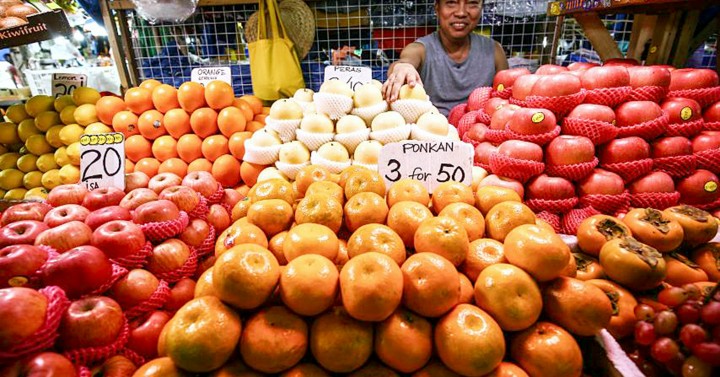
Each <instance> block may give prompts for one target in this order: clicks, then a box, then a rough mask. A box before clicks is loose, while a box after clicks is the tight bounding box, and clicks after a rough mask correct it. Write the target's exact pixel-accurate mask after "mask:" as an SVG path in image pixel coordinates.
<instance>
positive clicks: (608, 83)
mask: <svg viewBox="0 0 720 377" xmlns="http://www.w3.org/2000/svg"><path fill="white" fill-rule="evenodd" d="M580 81H581V82H582V87H583V88H585V89H599V88H616V87H621V86H628V85H629V84H630V74H629V73H628V70H627V68H625V67H623V66H604V67H593V68H590V69H588V70H587V71H585V72H584V73H583V74H582V77H581V78H580Z"/></svg>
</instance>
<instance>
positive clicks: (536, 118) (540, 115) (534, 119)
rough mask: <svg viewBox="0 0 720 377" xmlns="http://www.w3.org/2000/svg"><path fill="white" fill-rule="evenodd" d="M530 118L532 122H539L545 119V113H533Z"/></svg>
mask: <svg viewBox="0 0 720 377" xmlns="http://www.w3.org/2000/svg"><path fill="white" fill-rule="evenodd" d="M530 120H532V122H533V123H540V122H542V121H543V120H545V114H543V113H540V112H538V113H535V114H533V116H532V118H530Z"/></svg>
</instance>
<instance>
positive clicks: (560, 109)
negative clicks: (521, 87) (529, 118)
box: [525, 90, 586, 118]
mask: <svg viewBox="0 0 720 377" xmlns="http://www.w3.org/2000/svg"><path fill="white" fill-rule="evenodd" d="M585 92H586V91H585V90H581V91H579V92H577V93H575V94H570V95H567V96H559V97H541V96H528V97H527V98H525V102H527V104H528V107H537V108H542V109H548V110H550V111H552V112H553V113H555V115H556V116H557V117H558V118H561V117H564V116H565V115H567V114H568V113H570V111H572V109H574V108H575V106H577V105H579V104H581V103H582V101H583V100H584V99H585Z"/></svg>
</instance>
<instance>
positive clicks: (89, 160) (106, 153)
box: [80, 132, 125, 190]
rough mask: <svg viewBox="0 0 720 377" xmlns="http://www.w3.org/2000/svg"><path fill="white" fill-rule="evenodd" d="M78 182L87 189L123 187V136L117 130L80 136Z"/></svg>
mask: <svg viewBox="0 0 720 377" xmlns="http://www.w3.org/2000/svg"><path fill="white" fill-rule="evenodd" d="M80 183H81V184H83V185H85V187H87V188H88V190H93V189H96V188H99V187H110V186H113V187H117V188H119V189H123V190H124V189H125V138H124V137H123V134H121V133H119V132H113V133H107V134H93V135H83V136H82V137H81V138H80Z"/></svg>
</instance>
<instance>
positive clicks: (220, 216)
mask: <svg viewBox="0 0 720 377" xmlns="http://www.w3.org/2000/svg"><path fill="white" fill-rule="evenodd" d="M207 221H208V223H209V224H210V225H212V226H213V227H214V228H215V230H216V231H217V232H218V233H220V232H222V231H223V230H225V229H227V228H228V227H229V226H230V224H231V223H232V219H231V218H230V214H229V213H228V211H227V210H226V209H225V207H223V206H221V205H220V204H213V205H211V206H210V210H208V214H207Z"/></svg>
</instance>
